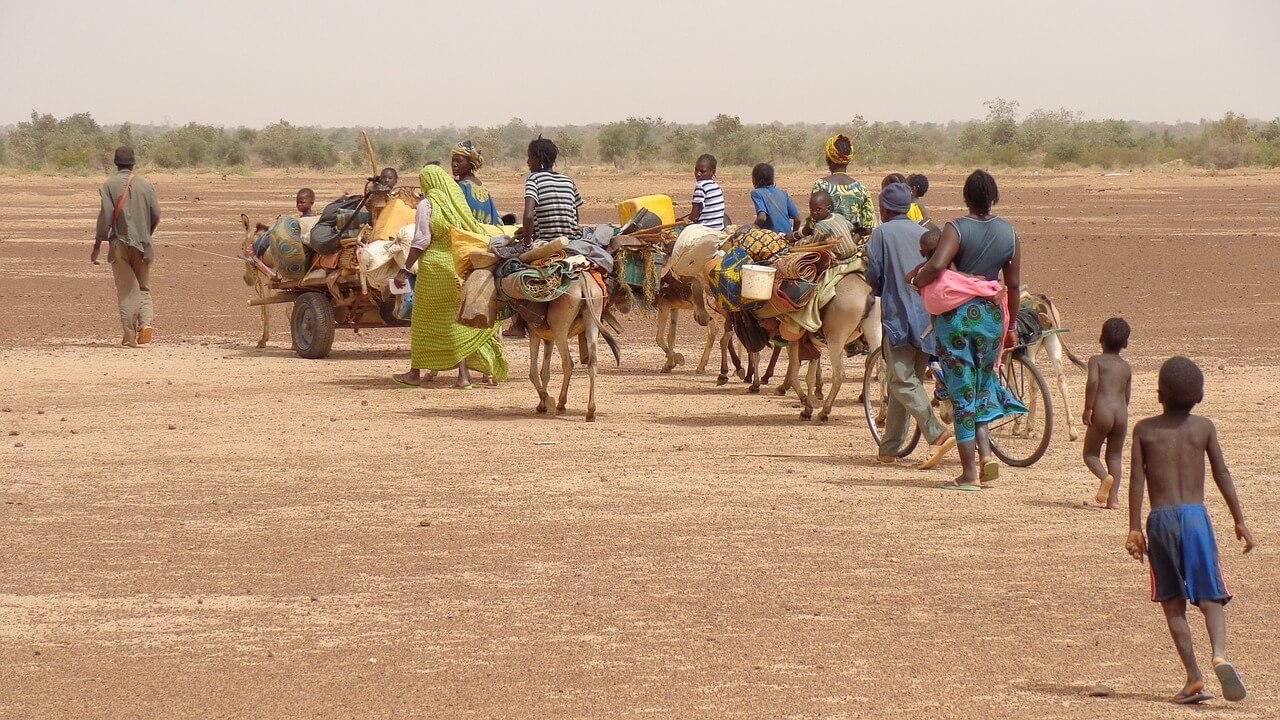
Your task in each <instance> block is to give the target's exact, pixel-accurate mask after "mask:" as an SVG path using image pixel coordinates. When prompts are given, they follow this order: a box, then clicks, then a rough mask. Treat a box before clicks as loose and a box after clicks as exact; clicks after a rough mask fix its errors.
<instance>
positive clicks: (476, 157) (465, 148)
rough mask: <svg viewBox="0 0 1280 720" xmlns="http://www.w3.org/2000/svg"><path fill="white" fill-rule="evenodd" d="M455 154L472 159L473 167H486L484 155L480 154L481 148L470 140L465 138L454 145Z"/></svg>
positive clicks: (477, 168)
mask: <svg viewBox="0 0 1280 720" xmlns="http://www.w3.org/2000/svg"><path fill="white" fill-rule="evenodd" d="M453 154H454V155H461V156H462V157H464V158H466V159H468V160H470V161H471V167H473V168H475V169H476V170H479V169H480V168H482V167H484V156H482V155H481V154H480V148H478V147H476V146H475V143H473V142H471V141H470V140H463V141H462V142H460V143H458V144H457V145H454V146H453Z"/></svg>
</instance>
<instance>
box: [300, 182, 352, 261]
mask: <svg viewBox="0 0 1280 720" xmlns="http://www.w3.org/2000/svg"><path fill="white" fill-rule="evenodd" d="M362 199H363V198H361V197H360V196H359V195H343V196H342V197H340V198H338V199H337V200H334V201H333V202H331V203H329V204H328V205H325V206H324V210H322V211H320V220H319V221H317V222H316V226H315V227H314V228H312V229H311V238H310V242H309V243H308V244H309V245H310V246H311V249H312V250H315V251H316V252H318V253H320V254H321V255H328V254H330V253H335V252H338V251H339V250H341V249H342V241H343V240H344V239H346V238H353V237H356V236H357V235H359V234H360V219H361V218H360V217H357V216H355V215H354V213H355V211H356V208H358V207H360V201H361V200H362ZM361 215H364V213H361ZM339 229H341V230H342V232H341V233H339V232H338V231H339Z"/></svg>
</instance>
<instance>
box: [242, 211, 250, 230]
mask: <svg viewBox="0 0 1280 720" xmlns="http://www.w3.org/2000/svg"><path fill="white" fill-rule="evenodd" d="M240 222H242V223H244V229H245V230H248V229H249V216H248V215H245V214H244V213H240Z"/></svg>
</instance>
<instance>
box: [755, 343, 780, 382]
mask: <svg viewBox="0 0 1280 720" xmlns="http://www.w3.org/2000/svg"><path fill="white" fill-rule="evenodd" d="M781 354H782V348H780V347H777V346H776V345H775V346H774V348H773V354H772V355H770V356H769V367H768V368H766V369H765V371H764V377H762V378H760V382H761V383H763V384H765V385H768V384H769V381H770V380H772V379H773V370H774V368H776V367H777V366H778V356H779V355H781Z"/></svg>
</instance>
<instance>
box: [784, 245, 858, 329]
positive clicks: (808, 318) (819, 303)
mask: <svg viewBox="0 0 1280 720" xmlns="http://www.w3.org/2000/svg"><path fill="white" fill-rule="evenodd" d="M866 269H867V264H866V262H864V261H863V260H862V259H861V257H854V258H853V259H851V260H847V261H845V262H842V263H837V264H835V265H832V266H831V269H830V270H827V271H826V272H825V273H823V274H822V277H821V278H819V279H818V282H817V285H816V286H815V287H814V290H813V296H812V297H811V298H810V299H809V302H808V303H807V304H806V305H805V306H804V307H802V308H800V309H799V310H796V311H795V312H790V313H787V314H785V315H782V316H780V317H779V319H780V320H781V321H782V328H781V331H780V332H781V334H782V337H784V338H786V339H787V340H798V339H800V338H802V337H804V334H805V333H806V332H815V333H816V332H818V331H820V330H822V308H824V307H826V305H827V303H829V302H831V298H833V297H835V296H836V285H837V284H838V283H839V282H840V281H841V280H843V279H844V277H845V276H846V275H848V274H849V273H855V272H856V273H862V272H866Z"/></svg>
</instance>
